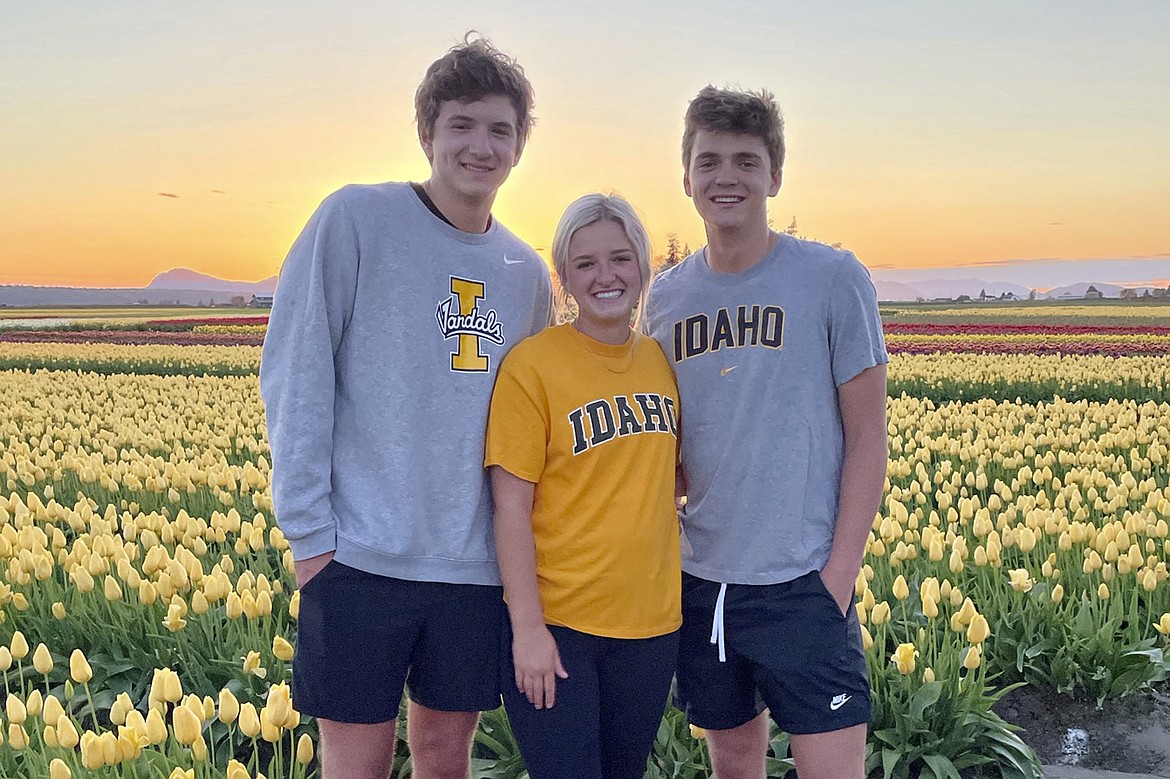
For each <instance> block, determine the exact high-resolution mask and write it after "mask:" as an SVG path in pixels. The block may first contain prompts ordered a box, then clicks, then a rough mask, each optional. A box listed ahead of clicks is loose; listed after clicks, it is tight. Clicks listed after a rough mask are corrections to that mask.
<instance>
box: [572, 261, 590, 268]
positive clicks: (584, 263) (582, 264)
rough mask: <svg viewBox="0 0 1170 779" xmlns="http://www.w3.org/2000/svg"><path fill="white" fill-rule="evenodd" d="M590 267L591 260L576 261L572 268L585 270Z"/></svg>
mask: <svg viewBox="0 0 1170 779" xmlns="http://www.w3.org/2000/svg"><path fill="white" fill-rule="evenodd" d="M592 267H593V260H578V261H577V262H575V263H573V268H574V269H575V270H587V269H588V268H592Z"/></svg>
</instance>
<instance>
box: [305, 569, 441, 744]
mask: <svg viewBox="0 0 1170 779" xmlns="http://www.w3.org/2000/svg"><path fill="white" fill-rule="evenodd" d="M401 584H402V583H401V582H399V581H398V580H397V579H390V578H387V577H385V576H376V575H374V574H371V573H366V572H365V571H359V570H357V569H355V568H350V567H348V566H345V565H342V564H341V563H339V562H337V561H336V560H333V561H331V562H330V563H329V564H328V565H326V566H325V568H323V569H322V570H321V571H320V572H319V573H318V574H317V575H316V576H314V577H313V578H312V579H310V580H309V582H308V584H306V585H305V586H304V587H303V588H302V589H301V608H300V612H299V616H298V619H297V646H296V654H295V656H294V657H293V685H292V687H293V693H292V694H293V703H294V704H295V705H296V707H297V710H298V711H301V712H303V713H305V714H309V715H312V716H314V717H320V718H323V719H327V720H331V721H334V722H338V723H367V724H369V723H379V722H386V721H389V720H392V719H394V718H395V717H396V716H397V715H398V705H399V702H400V701H401V699H402V684H403V681H404V680H405V678H406V672H407V667H408V664H409V662H410V652H411V648H412V644H413V643H414V640H415V637H416V636H417V635H418V633H419V628H420V623H419V620H418V618H417V613H416V612H415V611H414V610H413V609H411V608H409V600H408V599H407V598H405V597H404V595H403V593H402V592H401V587H400V585H401Z"/></svg>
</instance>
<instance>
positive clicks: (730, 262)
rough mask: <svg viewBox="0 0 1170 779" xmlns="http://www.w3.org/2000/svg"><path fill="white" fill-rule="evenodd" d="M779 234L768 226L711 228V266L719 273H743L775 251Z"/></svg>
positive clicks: (709, 259)
mask: <svg viewBox="0 0 1170 779" xmlns="http://www.w3.org/2000/svg"><path fill="white" fill-rule="evenodd" d="M779 238H780V235H779V233H774V232H772V229H771V228H770V227H768V225H767V224H766V223H765V224H762V225H759V226H754V227H751V228H735V229H730V230H719V229H712V228H710V227H708V228H707V265H708V266H710V268H711V270H713V271H717V272H719V273H740V272H742V271H745V270H747V269H748V268H751V267H752V266H754V265H755V264H756V263H758V262H759V261H760V260H762V259H764V257H765V256H766V255H767V254H768V252H770V251H772V247H773V246H775V245H776V241H777V240H779Z"/></svg>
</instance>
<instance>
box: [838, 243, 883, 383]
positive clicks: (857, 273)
mask: <svg viewBox="0 0 1170 779" xmlns="http://www.w3.org/2000/svg"><path fill="white" fill-rule="evenodd" d="M830 294H831V297H830V299H829V354H830V358H831V360H832V363H833V382H834V383H835V384H836V385H837V386H838V387H839V386H841V385H842V384H844V383H845V382H847V381H849V380H850V379H852V378H853V377H855V376H856V375H857V374H859V373H861V372H862V371H864V370H865V369H866V368H872V367H873V366H875V365H881V364H883V363H888V362H889V361H890V358H889V355H888V354H887V353H886V342H885V337H884V336H883V335H882V319H881V315H880V314H879V313H878V305H877V291H876V290H875V289H874V286H873V280H872V279H870V277H869V270H868V269H866V267H865V266H864V265H862V264H861V262H860V261H859V260H858V259H857V258H856V257H854V256H853V255H852V254H849V255H848V256H846V257H845V259H844V261H843V262H842V263H841V267H840V268H838V269H837V273H836V275H835V277H834V279H833V287H832V292H831V293H830Z"/></svg>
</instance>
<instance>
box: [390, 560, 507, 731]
mask: <svg viewBox="0 0 1170 779" xmlns="http://www.w3.org/2000/svg"><path fill="white" fill-rule="evenodd" d="M415 584H417V585H418V587H417V590H418V601H419V602H420V603H422V604H424V605H423V609H424V611H425V612H426V614H425V616H424V618H423V627H422V631H421V634H420V636H419V640H418V642H417V644H416V645H415V648H414V653H413V655H412V656H411V659H410V675H409V677H408V678H407V687H408V689H409V691H410V698H411V700H413V701H415V702H416V703H420V704H422V705H423V706H426V707H427V708H429V709H435V710H438V711H487V710H490V709H494V708H497V707H498V706H499V705H500V687H499V668H500V624H501V620H502V617H503V609H504V600H503V589H502V588H500V587H488V586H483V585H478V584H445V583H438V582H415Z"/></svg>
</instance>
